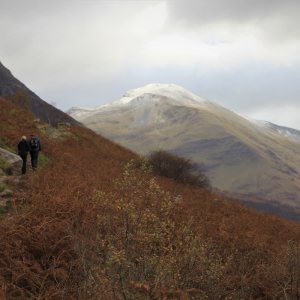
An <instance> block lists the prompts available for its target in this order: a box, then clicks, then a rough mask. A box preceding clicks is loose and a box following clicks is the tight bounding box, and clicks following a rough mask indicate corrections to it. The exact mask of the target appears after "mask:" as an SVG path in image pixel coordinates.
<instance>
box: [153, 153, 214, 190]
mask: <svg viewBox="0 0 300 300" xmlns="http://www.w3.org/2000/svg"><path fill="white" fill-rule="evenodd" d="M149 161H150V163H151V165H152V166H153V171H154V172H155V173H156V174H158V175H160V176H163V177H166V178H170V179H173V180H175V181H177V182H179V183H183V184H188V185H191V186H196V187H202V188H209V187H210V180H209V178H208V177H207V176H206V175H205V174H204V173H203V171H202V170H201V166H200V165H199V164H196V163H194V162H192V160H191V159H190V158H186V157H182V156H180V155H177V154H172V153H169V152H168V151H165V150H161V149H160V150H155V151H152V152H151V153H150V157H149Z"/></svg>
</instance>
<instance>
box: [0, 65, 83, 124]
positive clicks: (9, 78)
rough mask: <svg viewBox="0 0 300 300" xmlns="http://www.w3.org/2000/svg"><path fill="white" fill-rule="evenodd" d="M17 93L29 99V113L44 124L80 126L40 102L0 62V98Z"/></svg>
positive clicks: (70, 118) (45, 103) (57, 110)
mask: <svg viewBox="0 0 300 300" xmlns="http://www.w3.org/2000/svg"><path fill="white" fill-rule="evenodd" d="M19 91H21V92H24V93H25V94H26V95H27V96H28V97H29V98H30V105H31V112H33V113H34V114H35V115H36V116H38V117H39V118H42V119H43V120H44V121H45V122H47V123H51V124H52V125H56V124H57V123H59V122H68V123H71V124H76V125H78V126H82V124H81V123H80V122H78V121H76V120H75V119H73V118H72V117H70V116H68V115H66V114H65V113H64V112H62V111H61V110H59V109H57V108H56V107H54V106H52V105H50V104H48V103H47V102H45V101H44V100H42V99H41V98H40V97H39V96H37V95H36V94H35V93H34V92H32V91H31V90H30V89H28V88H27V87H26V86H25V85H24V84H23V83H22V82H20V81H19V80H18V79H17V78H15V77H14V76H13V75H12V73H11V72H10V70H8V69H7V68H5V67H4V66H3V64H2V63H1V62H0V97H4V96H5V95H8V96H9V95H14V94H16V93H17V92H19Z"/></svg>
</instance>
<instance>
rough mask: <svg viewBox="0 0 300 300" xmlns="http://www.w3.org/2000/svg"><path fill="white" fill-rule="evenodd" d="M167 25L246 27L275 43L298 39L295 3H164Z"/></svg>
mask: <svg viewBox="0 0 300 300" xmlns="http://www.w3.org/2000/svg"><path fill="white" fill-rule="evenodd" d="M167 7H168V13H169V19H168V20H169V25H170V27H171V24H173V26H174V24H177V26H181V27H183V28H187V29H191V28H194V29H197V28H203V27H205V26H208V25H211V24H220V25H224V24H225V23H231V24H234V25H236V26H237V27H241V26H243V25H247V24H250V23H251V25H254V26H256V27H258V28H260V29H261V30H262V31H263V32H264V35H265V37H267V38H269V39H271V40H276V39H278V38H280V39H283V38H285V39H287V38H297V39H299V38H300V29H299V27H300V26H299V25H300V21H299V11H300V1H298V0H285V1H282V0H252V1H249V0H196V1H191V0H187V1H176V0H175V1H167Z"/></svg>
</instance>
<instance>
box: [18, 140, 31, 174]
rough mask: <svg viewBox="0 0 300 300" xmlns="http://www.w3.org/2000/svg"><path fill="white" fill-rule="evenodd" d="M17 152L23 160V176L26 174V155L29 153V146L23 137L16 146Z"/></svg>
mask: <svg viewBox="0 0 300 300" xmlns="http://www.w3.org/2000/svg"><path fill="white" fill-rule="evenodd" d="M18 150H19V155H20V156H21V158H22V160H23V167H22V175H25V174H26V161H27V155H28V153H29V144H28V142H27V140H26V136H25V135H23V136H22V138H21V141H20V142H19V144H18Z"/></svg>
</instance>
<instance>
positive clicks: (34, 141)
mask: <svg viewBox="0 0 300 300" xmlns="http://www.w3.org/2000/svg"><path fill="white" fill-rule="evenodd" d="M38 147H39V144H38V141H37V139H36V137H32V138H31V140H30V149H37V148H38Z"/></svg>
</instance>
